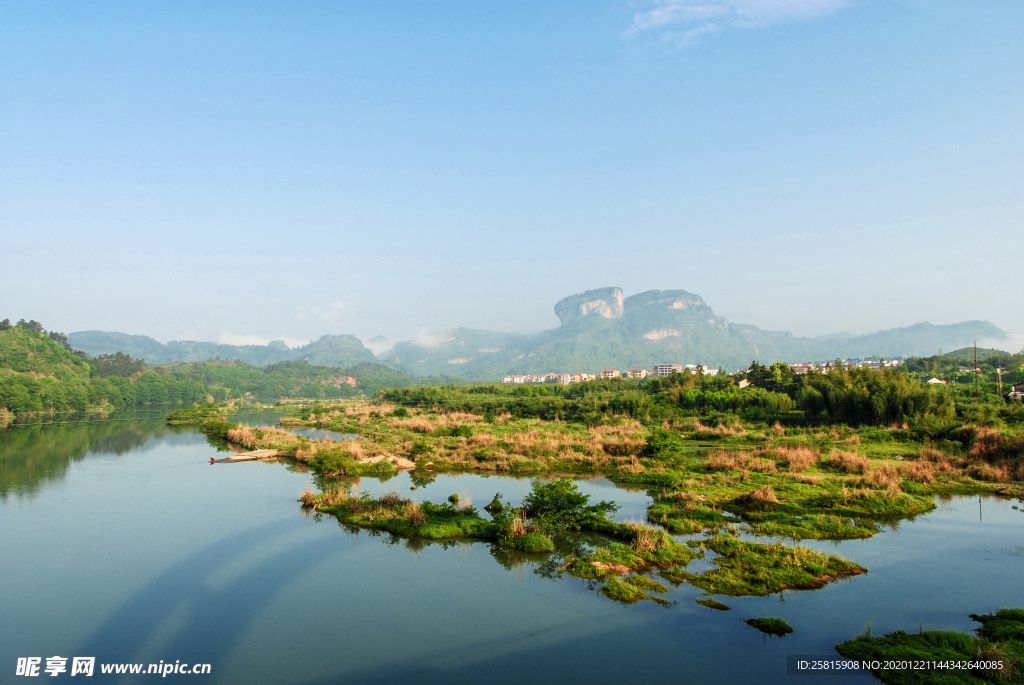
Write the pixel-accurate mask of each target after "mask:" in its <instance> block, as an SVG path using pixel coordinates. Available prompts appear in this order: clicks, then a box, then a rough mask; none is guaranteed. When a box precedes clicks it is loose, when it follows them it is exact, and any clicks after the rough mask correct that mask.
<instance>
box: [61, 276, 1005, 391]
mask: <svg viewBox="0 0 1024 685" xmlns="http://www.w3.org/2000/svg"><path fill="white" fill-rule="evenodd" d="M555 314H556V315H557V316H558V318H559V321H560V322H561V325H560V326H559V327H558V328H555V329H553V330H549V331H543V332H540V333H537V334H532V335H527V334H516V333H503V332H499V331H487V330H477V329H470V328H456V329H450V330H446V331H443V332H441V333H439V334H437V335H435V336H432V337H431V338H430V339H428V340H423V339H418V340H416V341H406V342H400V343H397V344H396V345H394V346H393V347H391V348H390V349H388V350H385V351H383V352H381V353H380V354H379V355H376V356H375V355H374V353H373V352H372V351H371V350H369V349H367V348H366V346H364V345H363V343H362V341H361V340H360V339H359V338H357V337H355V336H352V335H325V336H323V337H321V338H320V339H319V340H316V341H313V342H310V343H309V344H308V345H303V346H301V347H297V348H294V349H289V348H288V346H287V345H285V344H284V342H282V341H274V342H271V343H269V344H267V345H225V344H219V343H208V342H193V341H172V342H169V343H166V344H165V343H160V342H158V341H156V340H154V339H153V338H149V337H147V336H141V335H128V334H124V333H109V332H103V331H80V332H76V333H71V334H69V336H68V338H69V340H70V342H71V345H72V346H73V347H75V348H76V349H81V350H84V351H86V352H89V353H90V354H108V353H113V352H117V351H122V352H126V353H128V354H130V355H132V356H133V357H138V358H142V359H145V360H146V361H147V362H150V363H154V364H161V363H167V362H172V361H198V360H203V359H213V358H216V357H220V358H221V359H231V360H233V359H239V360H241V361H243V362H246V363H249V364H255V365H263V364H270V363H274V362H278V361H286V360H305V361H308V362H309V363H311V364H316V365H321V366H341V367H349V366H353V365H355V364H358V363H360V362H364V361H383V362H386V363H389V364H393V365H395V366H399V367H401V368H403V369H405V370H407V371H409V372H411V373H414V374H418V375H423V376H428V375H450V376H460V377H464V378H473V379H496V378H498V377H500V376H502V375H505V374H509V373H547V372H551V371H568V372H573V371H588V372H595V371H597V370H599V369H603V368H615V369H626V368H650V367H651V366H653V365H654V364H658V363H668V362H678V363H683V364H688V363H692V364H703V365H705V366H708V367H711V368H717V367H722V368H724V369H726V370H732V369H735V368H740V367H743V366H746V365H747V364H749V363H750V361H751V360H753V359H756V360H758V361H759V362H762V363H771V362H775V361H786V362H790V363H795V362H801V361H813V360H830V359H834V358H836V357H842V358H856V357H867V356H871V355H881V356H885V357H895V356H922V355H931V354H935V353H936V352H937V351H938V350H939V349H940V348H942V349H946V350H951V349H956V348H959V347H964V346H967V345H970V344H972V343H973V342H974V341H975V340H977V341H979V342H980V341H982V340H984V341H988V342H991V341H998V340H1005V339H1006V338H1007V335H1006V333H1005V332H1004V331H1002V330H1000V329H999V328H997V327H996V326H995V325H993V324H991V323H989V322H987V321H964V322H961V323H956V324H948V325H938V326H936V325H933V324H930V323H918V324H914V325H912V326H908V327H904V328H894V329H891V330H887V331H880V332H877V333H872V334H869V335H860V336H854V335H850V334H848V333H842V334H836V335H829V336H821V337H814V338H810V337H796V336H793V335H792V334H790V333H787V332H783V331H765V330H761V329H760V328H758V327H756V326H752V325H747V324H735V323H731V322H729V321H727V320H726V319H724V318H723V317H721V316H719V315H717V314H715V312H714V311H713V310H712V309H711V307H710V306H708V304H707V303H705V302H704V300H703V299H702V298H701V297H700V296H699V295H695V294H693V293H690V292H687V291H685V290H650V291H647V292H643V293H639V294H637V295H632V296H630V297H624V296H623V292H622V290H621V289H620V288H616V287H607V288H599V289H596V290H589V291H587V292H584V293H580V294H577V295H571V296H569V297H566V298H564V299H562V300H561V301H560V302H558V303H557V304H556V305H555Z"/></svg>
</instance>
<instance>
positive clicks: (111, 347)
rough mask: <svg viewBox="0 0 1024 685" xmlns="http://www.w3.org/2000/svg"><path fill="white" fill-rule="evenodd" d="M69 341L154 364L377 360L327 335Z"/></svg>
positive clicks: (108, 335) (100, 335)
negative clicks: (239, 340)
mask: <svg viewBox="0 0 1024 685" xmlns="http://www.w3.org/2000/svg"><path fill="white" fill-rule="evenodd" d="M68 342H69V343H70V344H71V346H72V347H73V348H75V349H76V350H82V351H83V352H88V353H89V354H92V355H99V354H113V353H115V352H124V353H126V354H130V355H131V356H133V357H135V358H136V359H143V360H145V361H147V362H149V363H150V364H167V363H170V362H179V361H180V362H194V361H204V360H207V359H217V358H220V359H227V360H236V359H237V360H240V361H243V362H245V363H246V364H253V365H256V366H264V365H266V364H274V363H277V362H283V361H307V362H309V363H310V364H314V365H316V366H338V367H349V366H355V365H356V364H359V363H361V362H374V361H377V359H376V357H374V356H373V352H371V351H370V350H368V349H366V348H365V347H364V346H363V343H362V342H361V341H360V340H359V338H357V337H356V336H354V335H325V336H323V337H321V338H320V339H319V340H315V341H313V342H310V343H309V344H308V345H303V346H302V347H296V348H295V349H289V348H288V346H287V345H285V344H284V341H282V340H274V341H271V342H269V343H267V344H266V345H225V344H221V343H212V342H196V341H193V340H172V341H171V342H169V343H161V342H159V341H157V340H154V339H153V338H150V337H149V336H146V335H128V334H127V333H112V332H107V331H79V332H77V333H70V334H68Z"/></svg>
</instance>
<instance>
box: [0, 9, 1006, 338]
mask: <svg viewBox="0 0 1024 685" xmlns="http://www.w3.org/2000/svg"><path fill="white" fill-rule="evenodd" d="M552 5H554V6H552ZM1021 26H1024V4H1022V3H1020V2H943V1H941V0H928V1H927V2H925V1H920V2H915V1H910V0H907V1H901V0H891V1H884V0H876V1H863V2H860V1H857V0H848V1H845V2H844V1H841V0H764V1H762V2H757V1H755V0H664V1H660V2H659V1H655V2H642V1H636V2H623V1H613V2H587V3H582V2H575V3H573V2H563V3H529V2H516V3H481V2H438V3H427V2H407V3H402V2H397V3H395V2H393V3H379V2H372V3H280V4H270V3H255V2H248V3H208V2H202V3H199V2H197V3H192V4H188V3H173V4H165V5H158V4H156V3H149V4H140V3H88V4H86V3H59V2H57V3H28V2H25V3H6V4H4V5H2V6H0V103H2V106H0V267H2V273H0V290H2V292H3V296H2V298H0V302H2V303H3V308H2V309H3V311H0V316H10V317H11V318H15V319H17V318H21V317H25V318H35V319H38V320H39V321H41V322H43V323H44V325H46V326H47V327H49V328H55V329H58V330H65V331H74V330H82V329H93V328H98V329H104V330H120V331H125V332H131V333H144V334H148V335H152V336H154V337H156V338H158V339H161V340H169V339H180V338H193V339H204V340H221V341H226V342H241V341H266V340H270V339H272V338H285V339H287V340H290V341H296V342H300V341H305V340H308V339H311V338H315V337H319V336H320V335H322V334H325V333H355V334H357V335H359V336H361V337H363V338H364V339H366V338H369V337H371V336H374V335H378V334H380V335H385V336H388V337H392V338H398V339H405V338H410V337H413V336H415V335H418V334H422V333H424V332H427V331H436V330H439V329H443V328H446V327H449V326H456V325H465V326H473V327H481V328H494V329H500V330H514V331H535V330H541V329H544V328H551V327H554V326H555V325H556V324H557V320H556V319H555V317H554V315H553V313H552V305H553V304H554V303H555V302H556V301H557V300H559V299H560V298H561V297H563V296H565V295H568V294H571V293H575V292H580V291H582V290H586V289H590V288H595V287H601V286H605V285H618V286H620V287H622V288H623V289H624V290H625V291H626V293H627V295H628V294H633V293H636V292H641V291H643V290H649V289H674V288H682V289H685V290H689V291H691V292H695V293H698V294H700V295H702V296H703V297H704V298H705V299H706V300H707V301H708V302H709V304H711V306H712V307H714V308H715V310H716V311H717V312H718V313H719V314H720V315H722V316H725V317H727V318H728V319H730V320H732V321H736V322H743V323H752V324H755V325H758V326H761V327H764V328H769V329H785V330H791V331H793V332H795V333H797V334H809V335H819V334H826V333H832V332H837V331H843V330H848V331H852V332H855V333H863V332H871V331H874V330H879V329H884V328H890V327H894V326H901V325H909V324H911V323H915V322H918V321H925V320H928V321H932V322H933V323H950V322H955V321H960V320H965V319H973V318H978V319H988V320H991V321H992V322H994V323H995V324H997V325H999V326H1000V327H1003V328H1005V329H1007V330H1009V331H1011V332H1022V331H1024V306H1022V304H1021V303H1022V301H1024V279H1022V278H1021V274H1020V264H1021V260H1020V255H1021V254H1022V252H1024V230H1022V219H1024V192H1022V188H1024V161H1022V160H1024V154H1022V153H1024V125H1022V123H1021V122H1024V87H1022V86H1024V41H1021V40H1020V27H1021Z"/></svg>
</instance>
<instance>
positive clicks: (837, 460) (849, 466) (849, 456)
mask: <svg viewBox="0 0 1024 685" xmlns="http://www.w3.org/2000/svg"><path fill="white" fill-rule="evenodd" d="M827 463H828V466H829V468H833V469H837V470H839V471H842V472H843V473H855V474H863V473H867V471H868V469H869V468H870V462H869V461H868V459H867V457H862V456H860V455H859V454H857V453H856V452H833V453H832V454H830V455H828V462H827Z"/></svg>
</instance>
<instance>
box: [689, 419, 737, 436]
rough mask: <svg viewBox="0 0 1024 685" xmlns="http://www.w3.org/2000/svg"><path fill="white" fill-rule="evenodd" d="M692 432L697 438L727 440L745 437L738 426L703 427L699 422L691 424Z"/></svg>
mask: <svg viewBox="0 0 1024 685" xmlns="http://www.w3.org/2000/svg"><path fill="white" fill-rule="evenodd" d="M693 431H694V434H695V435H696V436H697V437H698V438H728V437H731V436H734V435H745V434H746V431H745V430H743V428H741V427H739V426H726V425H725V424H720V425H718V426H715V427H713V428H712V427H711V426H705V425H704V424H702V423H701V422H700V421H694V422H693Z"/></svg>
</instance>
